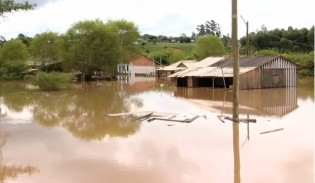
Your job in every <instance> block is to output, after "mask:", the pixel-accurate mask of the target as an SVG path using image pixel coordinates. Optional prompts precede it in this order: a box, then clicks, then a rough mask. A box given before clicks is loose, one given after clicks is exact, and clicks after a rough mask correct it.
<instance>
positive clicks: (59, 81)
mask: <svg viewBox="0 0 315 183" xmlns="http://www.w3.org/2000/svg"><path fill="white" fill-rule="evenodd" d="M74 79H75V78H74V75H73V74H69V73H60V72H50V73H45V72H38V73H37V74H36V75H35V76H27V80H29V81H30V82H31V83H32V84H33V85H37V86H39V88H40V89H42V90H60V89H65V88H66V87H67V85H68V84H69V83H70V82H71V81H73V80H74Z"/></svg>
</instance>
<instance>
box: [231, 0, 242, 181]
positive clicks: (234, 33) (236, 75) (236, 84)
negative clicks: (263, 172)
mask: <svg viewBox="0 0 315 183" xmlns="http://www.w3.org/2000/svg"><path fill="white" fill-rule="evenodd" d="M232 52H233V155H234V183H240V182H241V175H240V174H241V173H240V171H241V163H240V144H239V53H238V52H239V51H238V38H237V0H232Z"/></svg>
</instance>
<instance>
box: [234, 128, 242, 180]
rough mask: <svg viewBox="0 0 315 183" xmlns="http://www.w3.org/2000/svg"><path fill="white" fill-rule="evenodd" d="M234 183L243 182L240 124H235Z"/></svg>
mask: <svg viewBox="0 0 315 183" xmlns="http://www.w3.org/2000/svg"><path fill="white" fill-rule="evenodd" d="M233 154H234V183H240V182H241V160H240V138H239V123H238V122H233Z"/></svg>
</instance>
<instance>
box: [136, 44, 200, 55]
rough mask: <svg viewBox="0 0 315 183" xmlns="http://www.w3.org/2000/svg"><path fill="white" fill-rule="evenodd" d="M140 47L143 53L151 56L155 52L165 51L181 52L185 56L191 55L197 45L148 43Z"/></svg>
mask: <svg viewBox="0 0 315 183" xmlns="http://www.w3.org/2000/svg"><path fill="white" fill-rule="evenodd" d="M139 47H140V50H141V51H142V52H143V53H149V54H150V53H151V52H154V51H162V50H165V49H174V50H181V51H183V52H184V53H185V54H191V53H192V51H193V49H194V47H195V43H156V44H153V43H148V44H146V45H141V46H139Z"/></svg>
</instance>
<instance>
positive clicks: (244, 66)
mask: <svg viewBox="0 0 315 183" xmlns="http://www.w3.org/2000/svg"><path fill="white" fill-rule="evenodd" d="M239 60H240V64H239V69H240V83H239V88H240V89H258V88H281V87H295V86H296V64H294V63H293V62H291V61H289V60H287V59H285V58H284V57H282V56H249V57H240V59H239ZM169 77H176V78H177V79H176V85H177V86H183V87H212V88H231V87H232V86H233V58H232V57H228V58H226V59H223V60H221V61H219V62H216V63H214V64H212V65H211V66H209V67H203V68H195V69H190V70H185V71H181V72H179V73H175V74H173V75H170V76H169Z"/></svg>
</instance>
